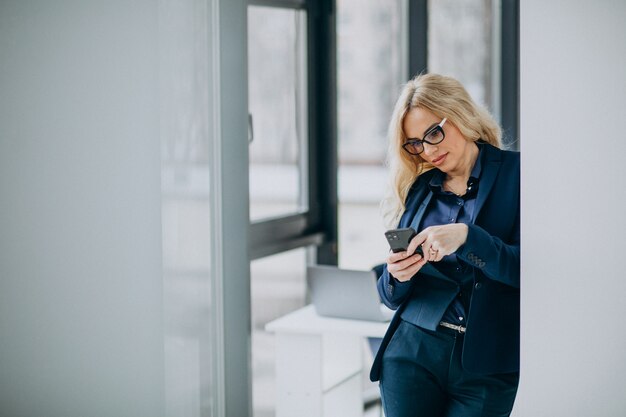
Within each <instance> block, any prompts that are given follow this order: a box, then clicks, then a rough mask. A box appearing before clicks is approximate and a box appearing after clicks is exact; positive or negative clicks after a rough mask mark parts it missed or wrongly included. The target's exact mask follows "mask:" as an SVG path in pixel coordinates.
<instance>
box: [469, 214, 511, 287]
mask: <svg viewBox="0 0 626 417" xmlns="http://www.w3.org/2000/svg"><path fill="white" fill-rule="evenodd" d="M468 228H469V230H468V233H467V240H466V241H465V244H463V245H462V246H461V247H460V248H459V249H458V251H457V256H458V257H459V258H461V259H463V260H464V261H465V262H467V263H469V264H470V265H472V266H474V267H476V268H478V269H479V270H481V271H482V272H483V273H484V274H485V276H487V278H489V279H492V280H495V281H499V282H501V283H502V284H506V285H509V286H511V287H515V288H519V287H520V221H519V208H518V209H517V214H516V218H515V230H514V231H513V234H512V237H511V240H510V243H505V242H504V241H503V240H502V239H500V238H498V237H495V236H491V235H490V234H489V233H488V232H487V231H486V230H485V229H483V228H481V227H480V226H477V225H475V224H469V225H468Z"/></svg>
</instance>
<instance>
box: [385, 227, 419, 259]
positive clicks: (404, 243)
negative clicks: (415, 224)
mask: <svg viewBox="0 0 626 417" xmlns="http://www.w3.org/2000/svg"><path fill="white" fill-rule="evenodd" d="M416 234H417V232H416V231H415V229H413V228H412V227H404V228H402V229H393V230H387V231H386V232H385V237H386V238H387V242H389V247H390V248H391V251H392V252H394V253H396V252H402V251H405V250H406V249H407V248H408V247H409V243H410V242H411V239H413V237H415V235H416ZM415 253H419V254H423V253H422V247H421V246H418V247H417V250H416V251H415Z"/></svg>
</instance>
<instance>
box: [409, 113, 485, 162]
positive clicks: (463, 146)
mask: <svg viewBox="0 0 626 417" xmlns="http://www.w3.org/2000/svg"><path fill="white" fill-rule="evenodd" d="M441 121H442V119H440V118H439V117H437V116H435V115H434V114H433V113H431V112H430V111H428V110H426V109H422V108H419V107H414V108H412V109H411V110H409V112H408V113H407V114H406V116H405V117H404V121H403V123H402V127H403V129H404V134H405V136H406V137H407V138H410V139H423V138H424V135H425V134H426V133H427V132H428V131H429V130H430V129H432V128H433V127H434V126H436V125H438V124H439V123H441ZM443 131H444V133H445V139H444V140H443V141H441V142H440V143H438V144H437V145H430V144H428V143H424V151H423V152H422V153H421V154H419V156H420V157H421V158H422V159H424V160H425V161H426V162H429V163H431V164H432V165H434V166H435V167H437V168H439V169H440V170H441V171H443V172H445V173H453V172H455V171H459V170H462V169H463V168H464V167H463V164H464V163H465V162H466V161H467V152H468V151H469V149H470V147H471V146H475V145H474V143H473V142H470V141H467V140H465V138H464V137H463V135H462V134H461V132H460V131H459V129H457V127H456V126H454V125H453V124H452V123H450V121H446V123H445V124H444V125H443ZM402 152H404V151H402Z"/></svg>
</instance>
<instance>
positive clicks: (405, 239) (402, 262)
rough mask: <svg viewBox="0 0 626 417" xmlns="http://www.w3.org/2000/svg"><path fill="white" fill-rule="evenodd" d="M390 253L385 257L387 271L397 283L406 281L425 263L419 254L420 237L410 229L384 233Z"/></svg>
mask: <svg viewBox="0 0 626 417" xmlns="http://www.w3.org/2000/svg"><path fill="white" fill-rule="evenodd" d="M385 237H386V238H387V241H388V242H389V246H390V248H391V251H392V253H390V254H389V256H388V257H387V270H388V271H389V273H390V274H391V275H392V276H393V277H394V278H396V279H397V280H398V281H408V280H410V279H411V277H413V275H415V274H416V273H417V272H418V271H419V270H420V269H421V268H422V266H423V265H424V264H425V263H426V262H427V260H426V259H424V257H423V255H422V252H421V246H420V244H421V242H419V240H420V239H422V237H421V236H420V237H419V238H417V235H416V232H415V230H413V229H412V228H410V227H408V228H403V229H393V230H389V231H387V232H386V233H385Z"/></svg>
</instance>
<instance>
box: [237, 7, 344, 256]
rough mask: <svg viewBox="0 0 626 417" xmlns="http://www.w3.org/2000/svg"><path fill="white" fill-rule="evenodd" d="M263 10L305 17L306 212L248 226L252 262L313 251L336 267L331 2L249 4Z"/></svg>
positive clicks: (336, 213)
mask: <svg viewBox="0 0 626 417" xmlns="http://www.w3.org/2000/svg"><path fill="white" fill-rule="evenodd" d="M248 6H265V7H277V8H285V9H295V10H304V11H306V12H307V17H306V21H307V42H306V49H307V51H306V56H307V64H306V65H307V72H306V73H307V80H306V85H307V90H308V91H307V116H308V120H307V122H306V124H307V126H308V129H307V137H306V138H305V150H304V153H305V155H306V158H307V164H306V177H305V178H306V184H307V185H308V187H307V201H308V208H307V209H305V210H304V211H302V212H300V213H293V214H287V215H283V216H277V217H273V218H271V219H260V220H255V221H251V222H250V226H249V253H250V260H254V259H259V258H262V257H265V256H270V255H273V254H276V253H280V252H284V251H288V250H291V249H295V248H298V247H303V246H309V245H315V246H316V248H317V262H318V263H324V264H330V265H337V261H338V251H337V237H338V231H337V223H338V222H337V216H338V211H337V114H336V100H335V99H334V97H335V95H336V40H335V37H336V30H335V21H336V19H335V8H334V1H333V0H323V1H311V0H250V1H249V2H248Z"/></svg>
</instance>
